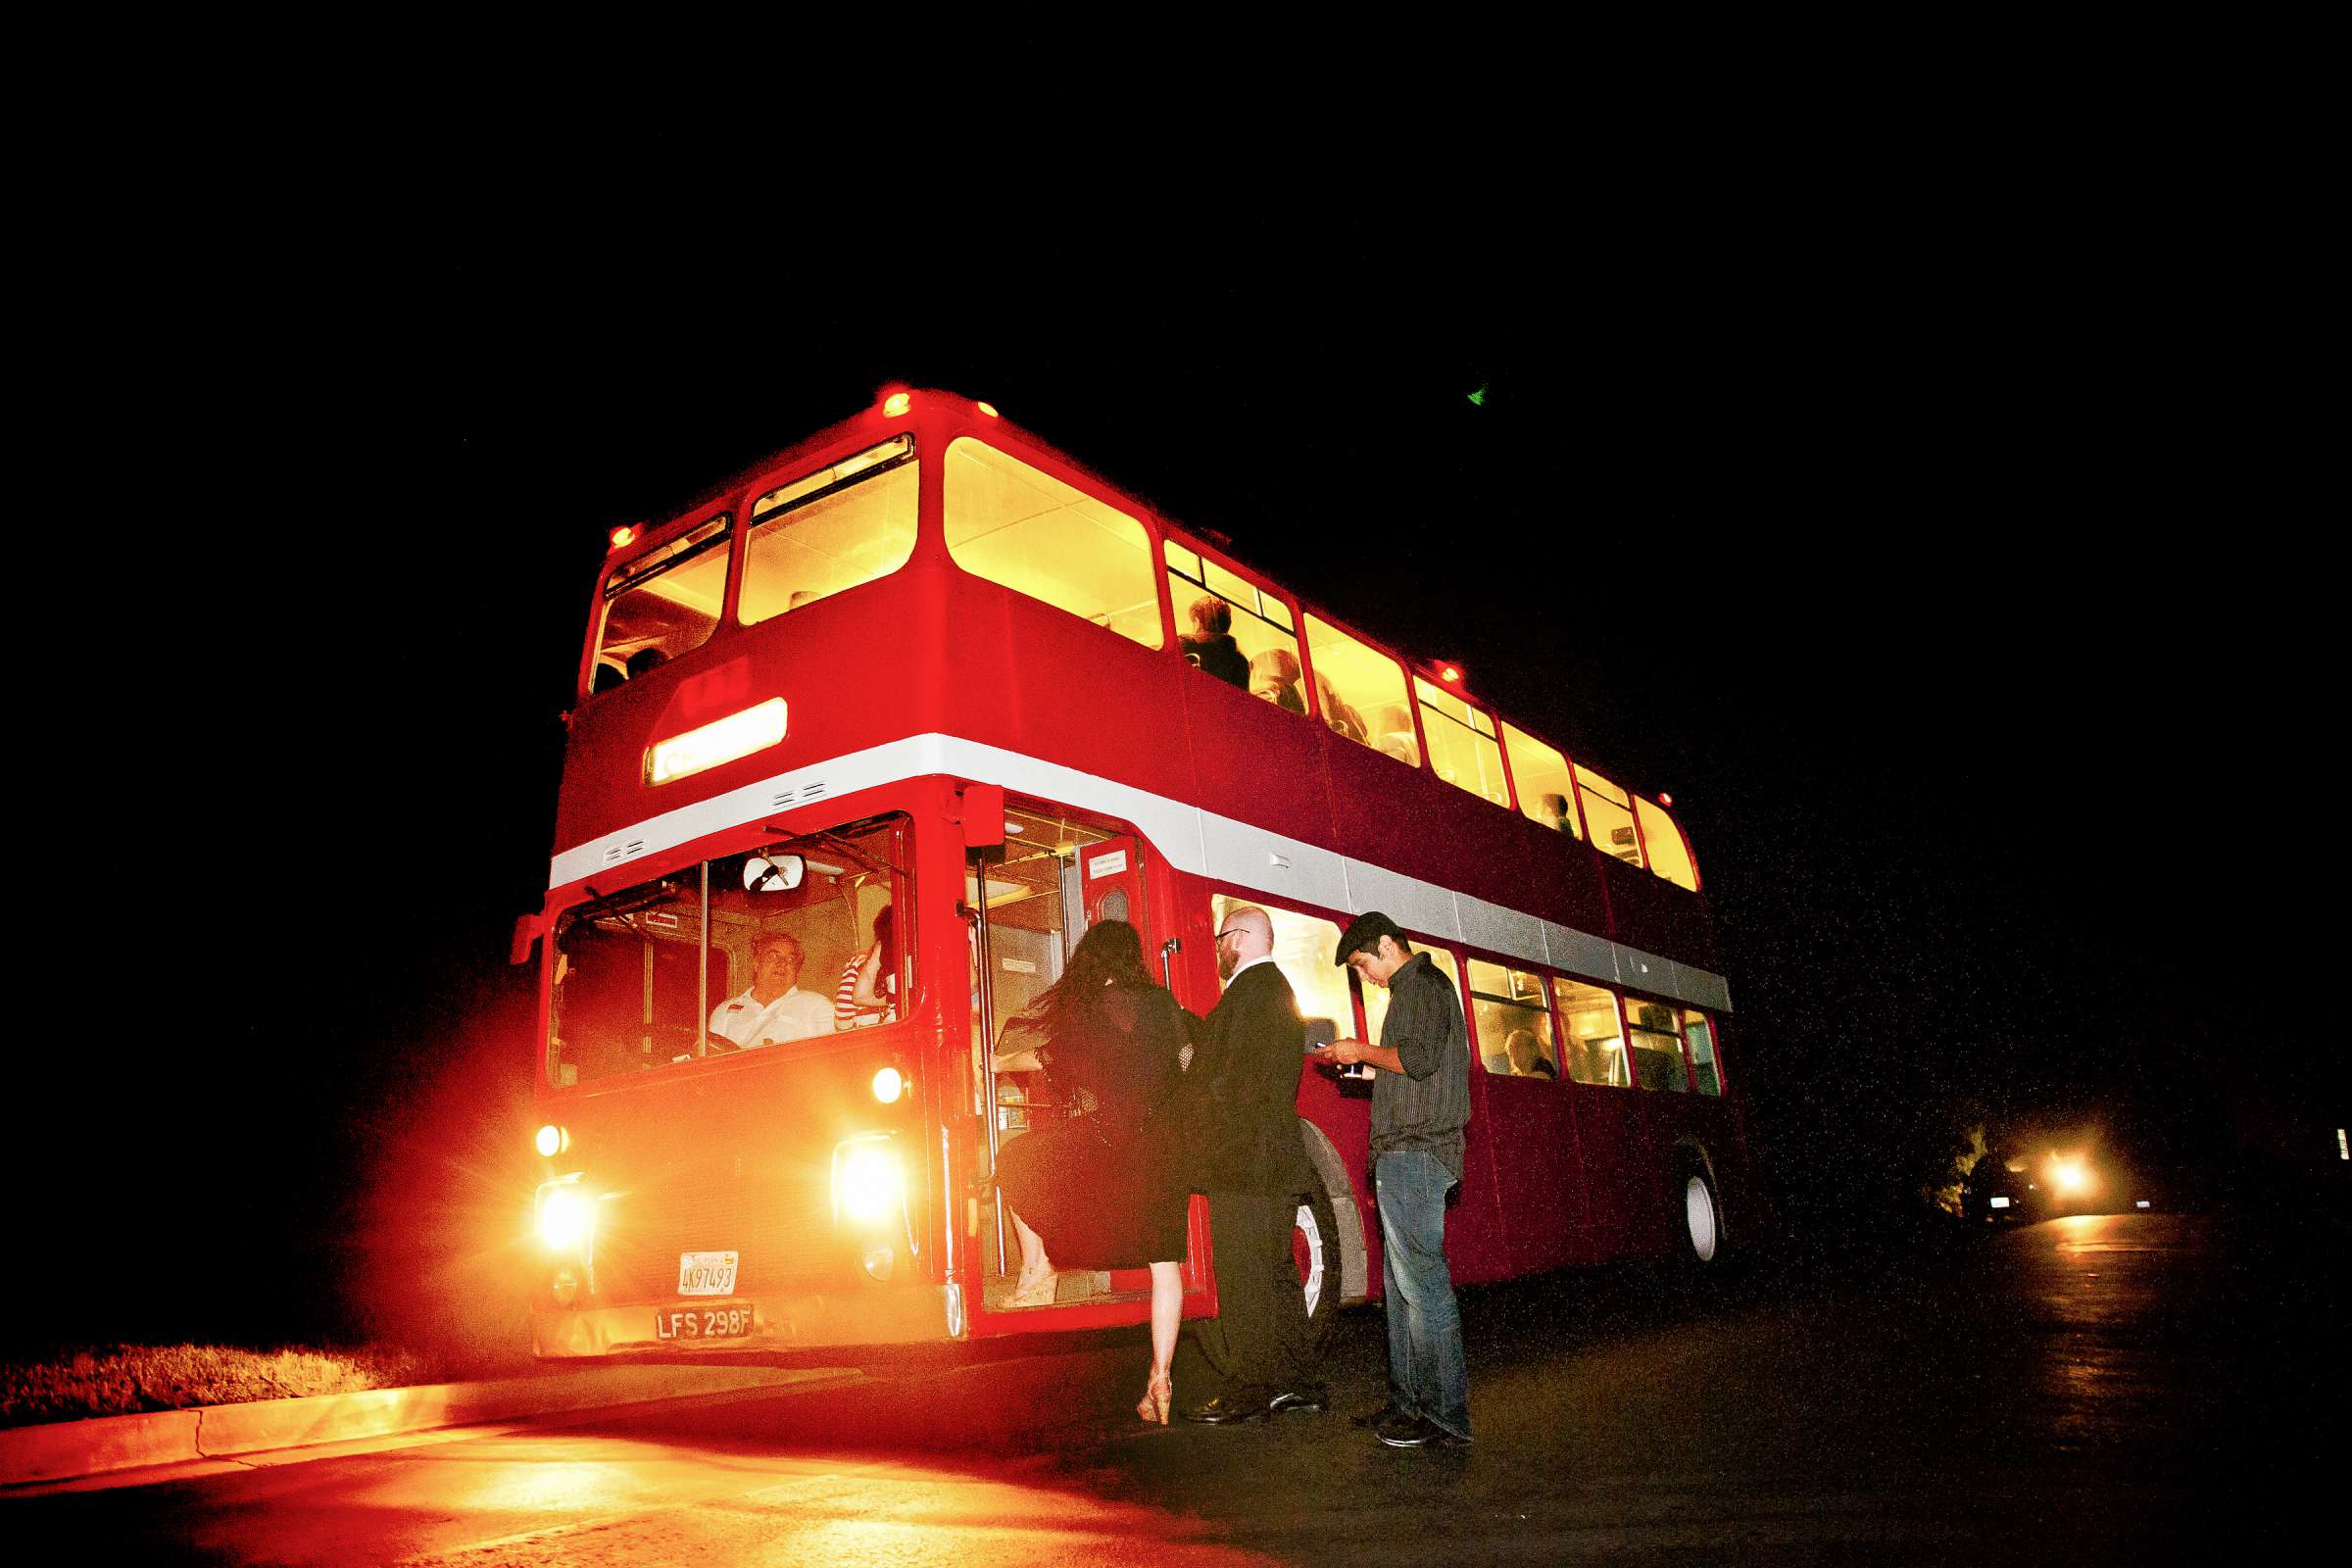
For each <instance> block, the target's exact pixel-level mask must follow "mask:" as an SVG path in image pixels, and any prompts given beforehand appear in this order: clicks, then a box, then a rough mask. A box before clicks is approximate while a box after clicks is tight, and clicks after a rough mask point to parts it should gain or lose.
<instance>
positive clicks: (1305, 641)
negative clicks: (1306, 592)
mask: <svg viewBox="0 0 2352 1568" xmlns="http://www.w3.org/2000/svg"><path fill="white" fill-rule="evenodd" d="M1292 609H1293V611H1294V612H1295V613H1297V614H1298V616H1299V669H1300V671H1301V672H1302V678H1303V680H1304V682H1305V684H1306V687H1307V691H1306V694H1305V695H1306V701H1307V715H1308V716H1309V717H1311V718H1313V719H1315V720H1316V721H1317V722H1318V723H1320V724H1321V725H1322V726H1323V727H1324V728H1325V729H1326V730H1331V721H1330V720H1329V719H1327V718H1325V717H1324V716H1323V705H1322V704H1321V703H1320V702H1318V701H1317V700H1316V698H1315V695H1314V686H1315V658H1314V653H1313V650H1312V648H1311V647H1310V646H1309V645H1310V644H1311V643H1312V641H1313V639H1312V638H1310V637H1309V636H1308V635H1307V632H1306V621H1307V617H1308V616H1310V615H1311V616H1313V617H1314V618H1315V619H1317V620H1319V621H1321V622H1323V624H1324V625H1326V626H1329V627H1330V628H1331V629H1332V630H1333V631H1336V632H1339V633H1341V634H1342V635H1343V636H1345V637H1347V638H1348V639H1349V640H1350V641H1352V642H1355V643H1358V644H1360V645H1361V646H1363V647H1365V648H1369V649H1371V650H1372V651H1373V652H1374V653H1376V654H1378V655H1380V656H1381V657H1382V658H1384V659H1386V660H1389V661H1390V662H1393V663H1395V664H1396V666H1397V673H1398V674H1399V675H1401V676H1403V677H1404V679H1403V691H1404V711H1405V716H1406V717H1407V718H1409V719H1410V720H1411V721H1412V725H1413V746H1414V749H1415V750H1416V751H1417V752H1418V753H1419V759H1420V760H1418V761H1415V762H1413V763H1412V764H1411V766H1412V767H1413V768H1414V770H1415V771H1417V772H1422V773H1427V774H1428V775H1429V776H1430V777H1432V778H1437V776H1438V775H1437V770H1436V769H1435V768H1433V767H1431V766H1430V765H1429V737H1428V736H1426V735H1424V734H1422V733H1421V700H1420V699H1419V698H1418V697H1417V696H1415V695H1414V693H1413V665H1412V662H1411V661H1409V660H1407V659H1406V658H1404V656H1403V655H1401V654H1399V653H1397V650H1396V649H1394V648H1391V647H1390V646H1389V645H1388V644H1387V643H1384V642H1382V641H1381V640H1380V639H1379V638H1377V637H1367V636H1365V635H1364V634H1363V633H1362V632H1360V631H1357V630H1356V629H1355V628H1354V627H1353V626H1351V625H1349V624H1348V622H1346V621H1344V620H1342V619H1340V618H1339V616H1337V615H1333V614H1328V613H1325V612H1323V611H1322V610H1319V609H1317V608H1315V607H1314V606H1312V605H1310V604H1308V603H1307V602H1306V601H1305V600H1303V599H1301V600H1299V601H1297V602H1296V603H1295V604H1294V605H1293V606H1292ZM1332 733H1333V734H1338V733H1339V732H1338V731H1337V730H1332ZM1341 738H1342V739H1343V740H1346V739H1347V737H1345V736H1342V737H1341ZM1348 745H1349V746H1352V747H1354V748H1355V749H1356V750H1358V751H1364V752H1370V753H1371V754H1372V755H1373V756H1375V757H1388V758H1389V760H1390V761H1392V762H1395V763H1397V765H1398V766H1404V765H1406V764H1405V763H1404V760H1403V759H1402V758H1397V757H1389V754H1388V753H1386V752H1384V751H1382V750H1381V749H1380V748H1379V747H1377V746H1374V745H1373V744H1371V742H1370V741H1368V740H1366V741H1348ZM1439 782H1441V783H1443V782H1444V780H1442V779H1441V780H1439Z"/></svg>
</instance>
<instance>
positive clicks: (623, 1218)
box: [596, 1162, 850, 1301]
mask: <svg viewBox="0 0 2352 1568" xmlns="http://www.w3.org/2000/svg"><path fill="white" fill-rule="evenodd" d="M731 1164H732V1162H730V1166H731ZM746 1165H747V1169H746V1172H745V1174H743V1175H737V1174H735V1172H734V1170H733V1169H732V1168H726V1169H719V1170H710V1171H696V1172H693V1173H692V1174H691V1175H685V1176H678V1175H672V1176H668V1177H665V1178H663V1179H662V1180H660V1181H655V1182H648V1183H645V1184H643V1185H641V1186H637V1187H634V1188H632V1189H630V1190H628V1191H624V1192H621V1193H617V1194H615V1195H614V1196H613V1198H611V1199H609V1200H607V1201H606V1203H605V1205H604V1208H603V1211H602V1212H601V1213H600V1214H599V1216H598V1221H597V1235H596V1289H597V1294H598V1295H599V1296H601V1297H603V1298H605V1299H608V1300H648V1299H651V1300H663V1301H670V1300H677V1299H679V1297H678V1263H679V1259H680V1257H681V1256H682V1255H683V1254H685V1253H687V1252H734V1253H736V1254H738V1256H739V1258H740V1266H739V1268H738V1270H737V1273H736V1277H735V1292H734V1294H735V1295H736V1296H739V1297H751V1298H754V1299H757V1298H759V1297H760V1296H762V1295H769V1296H773V1295H776V1294H779V1293H784V1292H794V1291H807V1290H817V1289H822V1288H824V1286H825V1285H827V1284H828V1283H830V1282H832V1281H834V1280H837V1279H838V1278H839V1277H840V1275H841V1273H842V1270H843V1267H844V1265H845V1262H846V1260H847V1259H848V1258H849V1255H850V1254H849V1251H848V1249H847V1248H846V1247H845V1245H844V1244H843V1243H842V1242H841V1240H840V1239H838V1238H837V1237H836V1236H835V1235H834V1230H833V1218H832V1206H831V1196H830V1188H829V1186H828V1184H827V1178H826V1175H825V1173H823V1172H821V1171H820V1172H817V1173H815V1174H814V1179H813V1180H811V1179H810V1178H809V1176H808V1175H807V1174H796V1173H787V1172H777V1171H767V1172H760V1173H753V1172H751V1171H750V1170H749V1169H748V1162H746Z"/></svg>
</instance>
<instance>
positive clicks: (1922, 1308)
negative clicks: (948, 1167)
mask: <svg viewBox="0 0 2352 1568" xmlns="http://www.w3.org/2000/svg"><path fill="white" fill-rule="evenodd" d="M2343 1253H2344V1239H2343V1237H2342V1235H2341V1233H2340V1232H2338V1231H2335V1230H2332V1229H2328V1228H2325V1227H2319V1228H2303V1227H2298V1226H2296V1225H2293V1224H2290V1223H2286V1222H2283V1221H2272V1222H2268V1223H2259V1224H2258V1223H2253V1222H2249V1221H2246V1220H2242V1219H2240V1220H2231V1219H2218V1218H2205V1217H2195V1216H2170V1215H2156V1216H2147V1215H2141V1216H2131V1217H2082V1218H2074V1219H2067V1220H2058V1221H2051V1222H2048V1223H2046V1224H2043V1225H2039V1226H2034V1227H2032V1228H2030V1229H2026V1230H2019V1231H2011V1232H2005V1233H2002V1234H1998V1235H1984V1236H1976V1237H1970V1238H1967V1239H1965V1244H1964V1245H1957V1246H1951V1247H1938V1248H1934V1249H1929V1250H1908V1251H1906V1252H1904V1253H1903V1254H1902V1255H1900V1256H1897V1257H1893V1258H1884V1257H1883V1258H1876V1259H1871V1260H1867V1261H1864V1262H1859V1263H1854V1264H1850V1265H1847V1266H1841V1267H1838V1266H1814V1267H1808V1268H1802V1269H1798V1268H1783V1269H1776V1270H1773V1271H1770V1272H1759V1273H1757V1274H1755V1275H1753V1276H1751V1277H1750V1278H1749V1279H1747V1280H1745V1281H1743V1282H1741V1283H1740V1286H1739V1287H1738V1288H1737V1289H1735V1290H1734V1291H1733V1292H1732V1293H1731V1294H1730V1295H1729V1296H1728V1297H1725V1298H1717V1299H1710V1300H1700V1301H1695V1302H1694V1301H1691V1300H1687V1299H1682V1298H1679V1297H1677V1296H1676V1295H1675V1294H1673V1293H1672V1292H1668V1291H1664V1290H1661V1289H1659V1288H1658V1285H1657V1282H1655V1281H1654V1280H1652V1279H1650V1278H1648V1277H1647V1276H1646V1275H1643V1274H1641V1273H1638V1272H1628V1273H1617V1274H1607V1275H1586V1276H1576V1277H1570V1278H1566V1279H1562V1280H1554V1281H1543V1282H1533V1283H1529V1284H1525V1285H1520V1286H1514V1287H1509V1288H1505V1289H1500V1290H1493V1291H1487V1292H1482V1293H1474V1294H1471V1295H1469V1296H1468V1297H1467V1298H1466V1301H1465V1305H1466V1310H1467V1314H1468V1318H1469V1321H1470V1323H1471V1325H1472V1327H1473V1345H1472V1377H1473V1396H1472V1397H1473V1412H1474V1415H1475V1418H1476V1420H1477V1422H1478V1430H1479V1443H1478V1445H1477V1446H1475V1447H1474V1448H1471V1449H1468V1450H1465V1451H1459V1452H1452V1453H1419V1452H1397V1451H1392V1450H1388V1449H1384V1448H1381V1447H1380V1446H1378V1445H1376V1444H1374V1443H1373V1442H1372V1441H1371V1440H1370V1438H1369V1437H1368V1436H1367V1435H1366V1434H1364V1433H1363V1432H1361V1431H1360V1430H1358V1429H1356V1428H1354V1427H1352V1426H1351V1425H1349V1424H1348V1420H1347V1418H1346V1416H1345V1415H1344V1414H1341V1415H1332V1416H1324V1417H1312V1416H1294V1417H1288V1418H1285V1419H1284V1420H1283V1421H1282V1422H1281V1423H1279V1424H1275V1425H1270V1426H1264V1427H1251V1428H1241V1429H1222V1430H1217V1429H1208V1428H1200V1427H1181V1426H1180V1427H1177V1428H1172V1429H1169V1430H1166V1431H1160V1430H1145V1429H1141V1428H1139V1427H1137V1426H1136V1425H1135V1424H1134V1422H1133V1419H1132V1416H1131V1415H1130V1414H1129V1413H1128V1406H1129V1405H1130V1404H1131V1402H1132V1400H1133V1398H1134V1397H1135V1394H1136V1393H1137V1392H1138V1390H1139V1389H1140V1384H1141V1367H1142V1355H1143V1351H1142V1348H1141V1345H1140V1343H1139V1342H1137V1341H1135V1340H1133V1339H1132V1338H1129V1337H1126V1336H1112V1337H1106V1338H1104V1339H1102V1340H1098V1341H1094V1342H1090V1343H1089V1344H1087V1345H1084V1346H1080V1347H1075V1348H1073V1347H1068V1346H1054V1347H1052V1348H1037V1347H1028V1348H1000V1349H998V1350H994V1351H991V1352H989V1353H988V1354H986V1355H983V1356H973V1355H970V1354H968V1353H964V1352H956V1353H942V1354H935V1355H930V1356H926V1357H923V1358H921V1359H920V1361H919V1362H918V1363H916V1364H912V1365H909V1364H906V1363H904V1362H902V1363H894V1364H893V1365H891V1366H889V1367H887V1368H883V1369H879V1370H877V1371H875V1372H874V1373H872V1374H870V1375H869V1376H868V1377H867V1379H865V1380H864V1381H863V1382H861V1383H858V1384H856V1385H853V1386H848V1387H835V1388H830V1389H823V1390H817V1391H814V1392H809V1393H801V1394H787V1395H764V1396H759V1397H742V1398H736V1399H730V1400H723V1401H705V1402H699V1403H687V1404H678V1405H672V1406H668V1407H662V1408H656V1409H648V1410H643V1411H635V1412H630V1413H628V1414H627V1415H626V1416H625V1417H610V1416H609V1417H605V1418H600V1419H597V1420H594V1421H590V1422H585V1423H576V1424H573V1425H570V1426H565V1427H547V1426H542V1427H538V1428H533V1429H529V1430H526V1431H521V1432H510V1433H503V1434H473V1435H451V1436H444V1437H440V1438H435V1439H431V1440H426V1441H417V1440H411V1441H410V1442H409V1443H407V1444H406V1445H403V1446H389V1447H385V1446H373V1447H370V1448H368V1450H366V1451H362V1452H355V1453H351V1454H348V1455H345V1456H342V1457H336V1458H330V1459H323V1460H315V1461H313V1462H307V1463H299V1464H270V1463H263V1464H258V1465H251V1466H245V1465H240V1466H236V1467H234V1469H233V1473H219V1474H210V1475H203V1476H191V1477H188V1478H185V1479H182V1480H178V1481H174V1482H170V1483H167V1484H161V1485H148V1486H139V1487H115V1488H110V1489H106V1490H101V1491H91V1492H82V1493H72V1494H64V1495H50V1496H41V1497H31V1498H16V1499H12V1500H9V1501H7V1502H4V1503H0V1532H4V1533H5V1538H6V1539H9V1540H12V1541H36V1540H42V1539H54V1538H60V1537H71V1538H73V1539H76V1540H78V1541H81V1542H84V1543H97V1542H105V1543H107V1544H109V1545H110V1546H112V1547H116V1548H119V1550H120V1552H121V1553H122V1554H124V1555H127V1556H128V1557H130V1558H131V1559H133V1560H144V1561H173V1560H179V1561H190V1560H192V1561H221V1562H304V1563H380V1562H388V1561H396V1560H404V1559H406V1560H416V1561H425V1562H457V1563H466V1564H487V1563H521V1564H550V1565H552V1564H590V1563H594V1564H619V1563H681V1562H692V1563H696V1564H698V1565H699V1564H712V1565H718V1564H733V1563H760V1564H772V1563H799V1562H809V1563H820V1562H821V1563H828V1564H831V1563H842V1564H859V1563H869V1562H871V1563H889V1564H900V1563H927V1562H939V1563H956V1564H959V1565H969V1564H976V1563H998V1562H1002V1563H1008V1564H1009V1563H1023V1564H1027V1563H1041V1562H1086V1563H1118V1562H1138V1563H1141V1562H1151V1563H1153V1564H1168V1563H1187V1562H1215V1563H1225V1562H1245V1561H1268V1560H1271V1561H1286V1562H1312V1563H1347V1564H1349V1565H1350V1568H1365V1565H1368V1564H1371V1563H1374V1562H1379V1563H1384V1564H1385V1563H1408V1562H1446V1563H1488V1562H1497V1563H1500V1562H1529V1563H1536V1562H1544V1563H1554V1562H1563V1561H1606V1562H1635V1563H1642V1562H1667V1561H1672V1562H1677V1563H1683V1562H1727V1563H1735V1562H1736V1563H1781V1562H1790V1563H1813V1562H1855V1563H1862V1562H1868V1563H1874V1564H1875V1563H1887V1562H1966V1563H1971V1564H1978V1563H2006V1562H2054V1563H2066V1564H2078V1563H2086V1562H2120V1561H2134V1562H2147V1561H2174V1560H2180V1559H2181V1558H2183V1557H2187V1556H2193V1555H2201V1554H2203V1551H2204V1549H2206V1545H2207V1544H2208V1543H2214V1544H2226V1545H2227V1547H2228V1550H2229V1557H2230V1559H2231V1560H2243V1559H2247V1558H2251V1559H2252V1560H2256V1561H2262V1560H2268V1559H2271V1558H2273V1557H2283V1556H2285V1555H2286V1554H2287V1552H2288V1546H2289V1543H2290V1542H2292V1541H2293V1540H2294V1535H2293V1527H2294V1526H2295V1525H2296V1524H2298V1523H2300V1522H2302V1521H2303V1520H2304V1519H2305V1518H2307V1517H2311V1516H2323V1517H2324V1516H2326V1513H2327V1504H2329V1503H2331V1502H2332V1493H2331V1491H2327V1490H2315V1484H2316V1483H2320V1482H2322V1481H2323V1480H2325V1481H2326V1482H2327V1485H2328V1486H2329V1487H2331V1486H2332V1476H2331V1475H2327V1476H2325V1477H2324V1476H2323V1472H2322V1470H2321V1466H2322V1464H2323V1463H2326V1464H2327V1465H2328V1466H2330V1467H2332V1466H2333V1465H2335V1463H2336V1462H2337V1461H2336V1455H2337V1454H2338V1453H2340V1452H2341V1451H2342V1449H2343V1447H2344V1445H2343V1443H2342V1442H2341V1441H2340V1439H2341V1436H2342V1431H2341V1429H2342V1408H2343V1396H2344V1394H2345V1392H2346V1379H2345V1376H2344V1372H2345V1351H2344V1349H2343V1348H2342V1347H2341V1341H2342V1326H2343V1318H2342V1309H2343V1306H2344V1305H2345V1297H2346V1291H2345V1283H2346V1281H2345V1274H2346V1271H2345V1270H2344V1268H2343ZM1382 1343H1383V1342H1382V1325H1381V1319H1380V1316H1379V1314H1378V1312H1377V1311H1357V1312H1353V1313H1350V1314H1348V1315H1347V1316H1345V1317H1344V1318H1343V1320H1342V1322H1341V1325H1340V1328H1339V1330H1338V1332H1337V1333H1336V1335H1335V1341H1334V1346H1333V1357H1332V1363H1333V1372H1334V1377H1335V1382H1336V1383H1337V1384H1338V1386H1339V1388H1340V1390H1341V1392H1342V1395H1343V1399H1344V1403H1345V1405H1346V1406H1347V1407H1348V1408H1369V1407H1370V1406H1372V1405H1374V1404H1377V1403H1378V1402H1379V1399H1380V1397H1381V1393H1382V1372H1381V1368H1382V1360H1381V1357H1382ZM1030 1352H1033V1353H1030ZM1130 1385H1135V1387H1131V1386H1130ZM1181 1395H1182V1390H1181V1389H1180V1390H1179V1396H1180V1397H1181ZM2312 1550H2313V1548H2312V1547H2310V1546H2299V1547H2298V1548H2297V1550H2296V1555H2297V1556H2298V1557H2300V1556H2304V1555H2309V1554H2310V1553H2311V1551H2312ZM2319 1554H2320V1555H2322V1556H2326V1555H2328V1554H2330V1553H2329V1552H2327V1551H2321V1552H2320V1553H2319Z"/></svg>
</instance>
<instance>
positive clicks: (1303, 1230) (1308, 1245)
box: [1291, 1203, 1323, 1317]
mask: <svg viewBox="0 0 2352 1568" xmlns="http://www.w3.org/2000/svg"><path fill="white" fill-rule="evenodd" d="M1291 1261H1292V1262H1293V1263H1295V1264H1296V1265H1298V1268H1299V1288H1300V1290H1301V1291H1302V1292H1303V1293H1304V1294H1305V1297H1306V1315H1307V1316H1308V1317H1313V1316H1314V1315H1315V1303H1316V1302H1317V1301H1319V1300H1321V1299H1323V1228H1322V1227H1321V1226H1319V1225H1317V1224H1316V1223H1315V1211H1314V1208H1313V1207H1312V1206H1311V1205H1309V1204H1306V1203H1300V1204H1299V1218H1298V1220H1297V1221H1296V1222H1295V1223H1294V1224H1293V1226H1292V1229H1291Z"/></svg>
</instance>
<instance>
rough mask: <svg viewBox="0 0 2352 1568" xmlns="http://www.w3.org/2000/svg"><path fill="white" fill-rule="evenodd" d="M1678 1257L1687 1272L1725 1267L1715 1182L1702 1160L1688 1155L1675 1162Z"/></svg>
mask: <svg viewBox="0 0 2352 1568" xmlns="http://www.w3.org/2000/svg"><path fill="white" fill-rule="evenodd" d="M1674 1202H1675V1210H1676V1212H1675V1231H1674V1234H1675V1257H1676V1259H1677V1260H1678V1261H1679V1262H1681V1263H1682V1265H1683V1267H1684V1269H1685V1270H1686V1271H1688V1272H1697V1271H1700V1270H1704V1271H1707V1272H1710V1273H1711V1272H1714V1271H1715V1270H1718V1269H1720V1268H1721V1267H1722V1266H1723V1203H1722V1201H1721V1200H1720V1199H1718V1198H1717V1197H1716V1195H1715V1179H1714V1177H1713V1176H1711V1175H1709V1174H1708V1172H1707V1168H1706V1166H1705V1165H1704V1164H1703V1163H1701V1162H1700V1161H1699V1160H1697V1159H1694V1158H1691V1157H1690V1156H1687V1155H1686V1156H1685V1157H1684V1158H1682V1159H1680V1160H1678V1161H1676V1163H1675V1181H1674Z"/></svg>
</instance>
